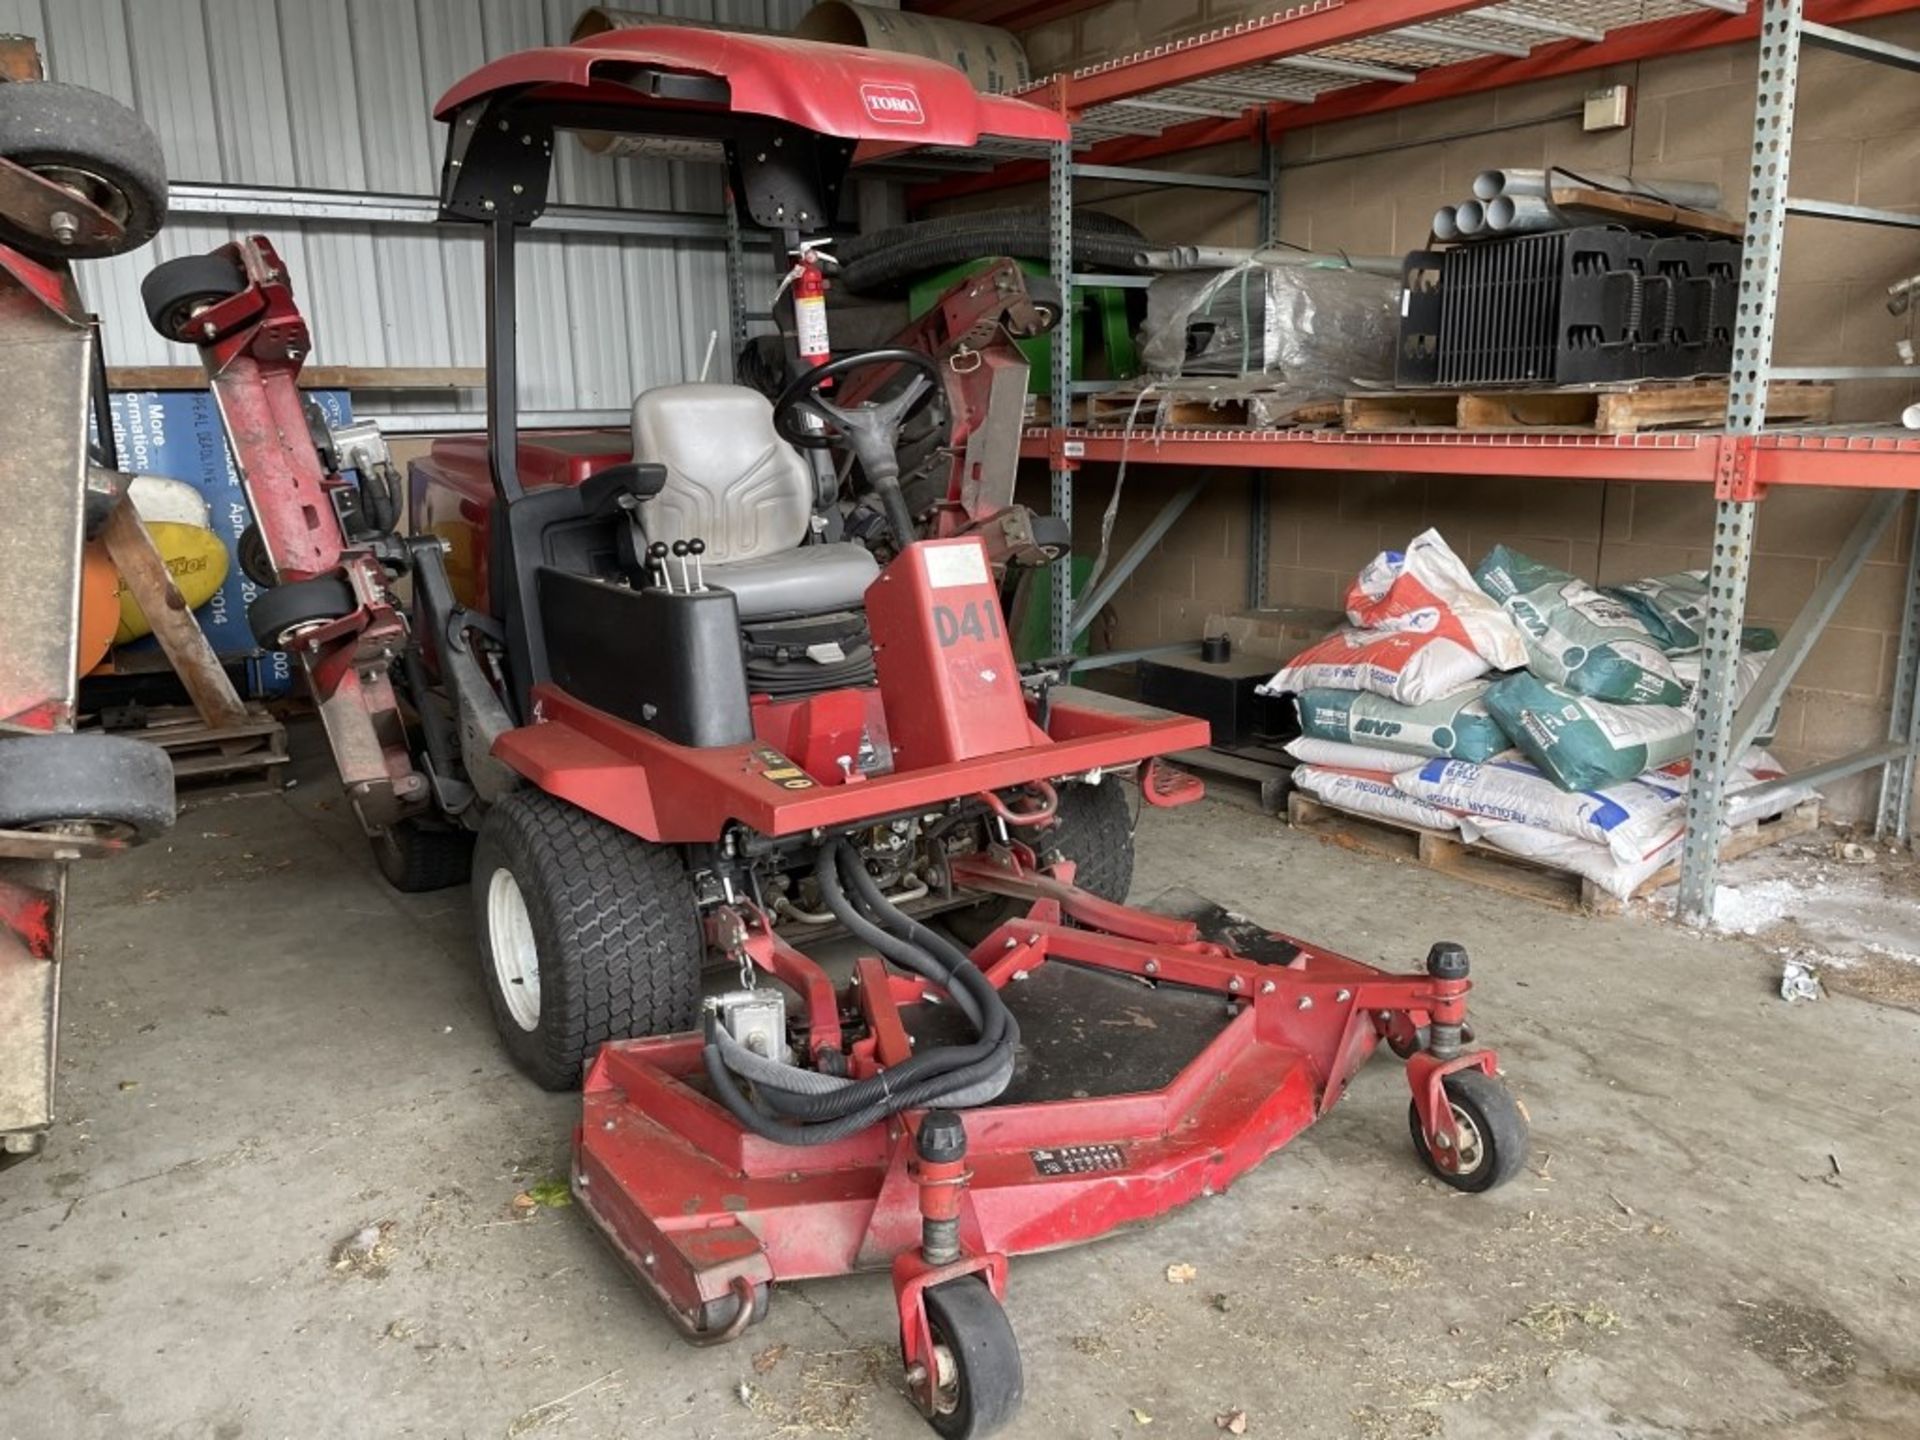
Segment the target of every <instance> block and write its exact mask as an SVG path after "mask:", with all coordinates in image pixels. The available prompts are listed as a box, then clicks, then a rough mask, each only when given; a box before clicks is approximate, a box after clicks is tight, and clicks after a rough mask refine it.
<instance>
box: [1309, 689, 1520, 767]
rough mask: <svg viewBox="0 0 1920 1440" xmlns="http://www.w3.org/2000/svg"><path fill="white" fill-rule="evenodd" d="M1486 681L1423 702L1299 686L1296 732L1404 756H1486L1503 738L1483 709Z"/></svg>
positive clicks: (1496, 751)
mask: <svg viewBox="0 0 1920 1440" xmlns="http://www.w3.org/2000/svg"><path fill="white" fill-rule="evenodd" d="M1487 685H1488V682H1487V681H1485V680H1479V681H1475V682H1474V683H1473V684H1471V685H1469V686H1467V687H1466V688H1464V689H1461V690H1456V691H1454V692H1453V693H1452V694H1451V695H1442V696H1441V697H1440V698H1439V699H1438V700H1429V701H1427V703H1426V704H1424V705H1402V704H1400V703H1399V702H1398V701H1395V700H1389V699H1387V698H1386V697H1385V696H1382V695H1373V694H1369V693H1368V692H1367V691H1365V690H1331V689H1326V688H1316V689H1307V690H1302V691H1301V692H1300V695H1299V706H1300V733H1301V734H1302V735H1307V736H1310V737H1312V738H1313V739H1316V740H1338V741H1342V742H1344V743H1346V744H1349V745H1371V746H1376V747H1378V748H1380V749H1383V750H1398V751H1401V752H1403V753H1405V754H1408V755H1444V756H1448V757H1450V758H1452V759H1455V760H1486V759H1488V758H1490V757H1492V756H1494V755H1498V754H1499V753H1500V752H1501V751H1502V750H1505V749H1506V748H1507V746H1508V743H1509V742H1508V740H1507V736H1506V732H1505V731H1503V730H1502V729H1501V728H1500V725H1499V723H1498V722H1497V721H1496V720H1495V719H1494V718H1493V716H1492V715H1490V714H1489V713H1488V712H1487V706H1486V695H1487Z"/></svg>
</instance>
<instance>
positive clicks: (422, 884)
mask: <svg viewBox="0 0 1920 1440" xmlns="http://www.w3.org/2000/svg"><path fill="white" fill-rule="evenodd" d="M367 838H368V839H369V841H370V842H371V843H372V845H373V863H374V864H376V865H378V866H379V867H380V873H381V875H383V876H385V877H386V881H387V883H388V884H389V885H391V886H393V888H394V889H396V890H399V891H401V892H403V893H405V894H408V895H420V894H424V893H426V892H427V891H429V890H449V889H451V888H452V887H454V886H455V885H464V884H466V883H467V879H468V877H469V876H470V875H471V874H472V873H473V832H472V831H471V830H462V829H458V828H456V827H454V826H450V825H430V824H428V823H427V822H425V821H423V820H417V819H408V820H399V821H396V822H395V823H393V824H392V825H389V826H387V827H386V828H385V829H384V830H382V831H380V833H379V834H377V835H371V836H369V837H367Z"/></svg>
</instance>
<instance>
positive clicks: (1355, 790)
mask: <svg viewBox="0 0 1920 1440" xmlns="http://www.w3.org/2000/svg"><path fill="white" fill-rule="evenodd" d="M1293 783H1294V784H1295V786H1297V787H1298V788H1299V789H1302V790H1304V791H1306V792H1307V793H1308V794H1309V795H1313V796H1316V797H1318V798H1319V799H1321V800H1324V801H1326V802H1327V803H1328V804H1329V805H1337V806H1339V807H1340V808H1341V809H1342V810H1352V811H1353V812H1355V813H1356V814H1359V815H1372V816H1374V817H1376V818H1378V819H1381V820H1393V821H1396V822H1398V823H1400V824H1403V825H1423V826H1425V827H1426V828H1427V829H1429V830H1455V829H1458V828H1459V825H1460V821H1459V819H1458V818H1457V817H1455V816H1452V815H1449V814H1448V813H1447V812H1446V811H1444V810H1436V809H1435V808H1434V807H1433V806H1431V805H1428V804H1425V803H1424V802H1422V801H1419V800H1415V799H1412V798H1410V797H1409V796H1406V795H1402V794H1401V793H1400V792H1399V791H1398V790H1396V789H1394V788H1393V781H1392V780H1391V779H1390V778H1389V777H1387V776H1385V775H1366V774H1362V773H1359V772H1356V771H1351V770H1329V769H1325V768H1323V767H1321V766H1319V765H1300V766H1297V767H1295V769H1294V772H1293Z"/></svg>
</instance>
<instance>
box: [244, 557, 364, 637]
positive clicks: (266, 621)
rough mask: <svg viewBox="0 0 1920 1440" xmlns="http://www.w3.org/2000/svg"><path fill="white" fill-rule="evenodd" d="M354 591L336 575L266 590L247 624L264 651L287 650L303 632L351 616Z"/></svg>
mask: <svg viewBox="0 0 1920 1440" xmlns="http://www.w3.org/2000/svg"><path fill="white" fill-rule="evenodd" d="M357 603H358V602H356V601H355V600H354V598H353V587H352V586H351V585H349V584H347V582H346V581H344V580H342V579H341V578H340V577H339V576H337V575H317V576H315V577H314V578H313V579H311V580H297V581H295V582H294V583H293V584H291V585H276V586H275V587H274V588H273V589H271V590H263V591H261V592H260V594H259V595H258V596H256V597H255V598H254V602H253V604H251V605H249V606H248V607H247V624H248V625H249V626H250V627H251V628H252V630H253V638H254V639H256V640H258V641H259V642H260V648H261V649H262V650H284V649H286V648H287V646H288V645H289V644H291V643H292V641H293V640H294V638H295V637H296V636H298V635H299V634H300V633H301V632H302V631H304V630H311V629H313V628H315V627H316V626H320V625H325V624H326V623H327V622H328V621H331V620H338V619H340V618H341V617H342V616H344V615H351V614H352V613H353V611H354V607H355V605H356V604H357Z"/></svg>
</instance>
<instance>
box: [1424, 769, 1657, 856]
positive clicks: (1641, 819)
mask: <svg viewBox="0 0 1920 1440" xmlns="http://www.w3.org/2000/svg"><path fill="white" fill-rule="evenodd" d="M1393 783H1394V788H1395V789H1397V790H1399V791H1401V792H1402V793H1404V794H1407V795H1411V796H1413V797H1414V798H1415V799H1416V800H1424V801H1426V802H1427V803H1428V804H1430V805H1438V806H1442V807H1444V808H1446V809H1448V810H1457V811H1464V812H1466V813H1467V814H1470V815H1473V816H1475V817H1476V818H1478V819H1483V820H1490V821H1506V822H1512V823H1514V824H1519V825H1527V826H1532V827H1535V828H1538V829H1543V830H1550V831H1552V832H1553V833H1554V834H1556V835H1565V836H1566V837H1567V838H1569V839H1572V840H1585V841H1588V842H1590V843H1593V844H1597V845H1604V846H1606V847H1607V849H1608V850H1609V851H1610V852H1611V853H1612V854H1613V856H1614V857H1615V858H1616V859H1618V860H1622V861H1625V860H1632V859H1635V858H1637V857H1639V856H1642V855H1644V854H1645V853H1646V852H1647V850H1648V849H1649V848H1650V846H1651V845H1652V844H1653V842H1654V841H1656V840H1658V839H1662V838H1663V837H1664V836H1665V835H1666V834H1667V833H1668V832H1669V831H1670V830H1671V828H1672V822H1673V818H1674V816H1675V815H1677V814H1678V813H1679V812H1680V811H1681V810H1682V809H1683V808H1684V807H1685V805H1686V784H1685V782H1684V781H1675V780H1673V779H1672V778H1670V777H1668V776H1667V775H1665V774H1663V773H1662V772H1660V771H1658V770H1654V771H1649V772H1648V773H1647V774H1645V775H1643V776H1641V777H1639V778H1638V779H1635V780H1624V781H1622V782H1620V783H1619V784H1617V785H1609V786H1608V787H1607V788H1606V789H1604V790H1572V791H1569V790H1562V789H1561V788H1560V787H1559V785H1557V784H1555V783H1554V781H1552V780H1551V779H1549V778H1548V777H1547V776H1545V775H1543V774H1541V773H1540V771H1539V770H1537V769H1535V768H1534V767H1533V766H1532V765H1529V764H1527V763H1526V762H1525V761H1520V760H1495V761H1491V762H1489V763H1487V764H1484V765H1476V764H1474V763H1473V762H1472V761H1469V760H1444V759H1437V760H1429V761H1427V762H1426V763H1425V764H1423V765H1421V766H1420V767H1418V768H1417V769H1413V770H1406V771H1402V772H1401V773H1399V774H1397V775H1395V776H1394V779H1393Z"/></svg>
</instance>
